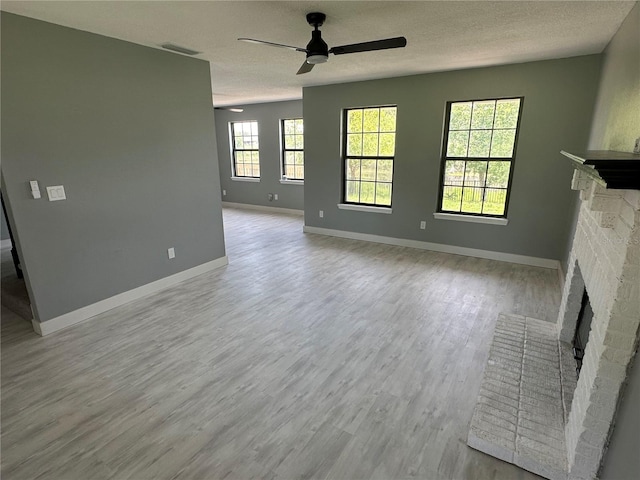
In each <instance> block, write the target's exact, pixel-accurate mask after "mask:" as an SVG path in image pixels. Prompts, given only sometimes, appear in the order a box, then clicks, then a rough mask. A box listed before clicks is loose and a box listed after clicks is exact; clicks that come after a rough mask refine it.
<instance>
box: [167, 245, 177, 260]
mask: <svg viewBox="0 0 640 480" xmlns="http://www.w3.org/2000/svg"><path fill="white" fill-rule="evenodd" d="M167 255H168V256H169V258H176V250H175V248H173V247H171V248H168V249H167Z"/></svg>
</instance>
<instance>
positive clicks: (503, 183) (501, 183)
mask: <svg viewBox="0 0 640 480" xmlns="http://www.w3.org/2000/svg"><path fill="white" fill-rule="evenodd" d="M510 168H511V163H510V162H489V169H488V170H487V187H498V188H507V185H508V184H509V170H510Z"/></svg>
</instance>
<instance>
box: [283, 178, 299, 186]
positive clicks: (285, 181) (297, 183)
mask: <svg viewBox="0 0 640 480" xmlns="http://www.w3.org/2000/svg"><path fill="white" fill-rule="evenodd" d="M280 183H282V184H283V185H304V180H289V179H288V178H281V179H280Z"/></svg>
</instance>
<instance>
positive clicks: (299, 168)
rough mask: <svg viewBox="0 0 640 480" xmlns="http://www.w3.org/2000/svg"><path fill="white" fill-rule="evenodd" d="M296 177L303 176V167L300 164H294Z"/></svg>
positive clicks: (301, 177) (300, 177)
mask: <svg viewBox="0 0 640 480" xmlns="http://www.w3.org/2000/svg"><path fill="white" fill-rule="evenodd" d="M296 178H299V179H303V178H304V167H302V166H300V165H296Z"/></svg>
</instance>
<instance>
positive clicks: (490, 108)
mask: <svg viewBox="0 0 640 480" xmlns="http://www.w3.org/2000/svg"><path fill="white" fill-rule="evenodd" d="M495 105H496V102H495V100H489V101H486V102H473V114H472V115H471V128H472V129H476V128H492V127H493V112H494V110H495Z"/></svg>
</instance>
